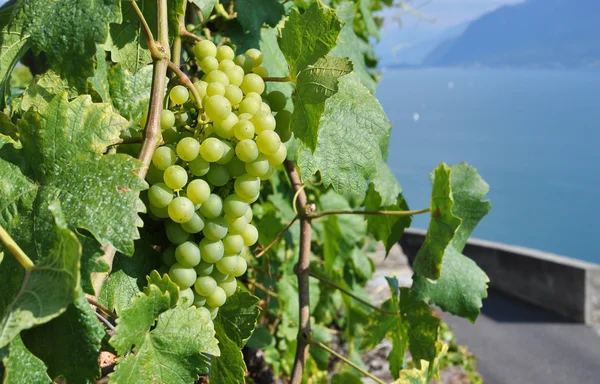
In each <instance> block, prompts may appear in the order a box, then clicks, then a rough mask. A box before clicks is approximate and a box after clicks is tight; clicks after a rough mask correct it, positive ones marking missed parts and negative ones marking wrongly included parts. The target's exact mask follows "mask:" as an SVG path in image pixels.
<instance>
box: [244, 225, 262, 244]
mask: <svg viewBox="0 0 600 384" xmlns="http://www.w3.org/2000/svg"><path fill="white" fill-rule="evenodd" d="M240 235H241V236H242V238H243V239H244V245H245V246H247V247H249V246H251V245H254V244H256V242H257V241H258V230H257V229H256V227H255V226H254V225H252V224H248V226H247V227H246V229H244V231H242V233H240Z"/></svg>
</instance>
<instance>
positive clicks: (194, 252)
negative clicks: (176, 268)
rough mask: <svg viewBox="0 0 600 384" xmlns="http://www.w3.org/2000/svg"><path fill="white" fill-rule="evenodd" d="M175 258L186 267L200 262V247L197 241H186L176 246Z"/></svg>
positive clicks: (191, 266)
mask: <svg viewBox="0 0 600 384" xmlns="http://www.w3.org/2000/svg"><path fill="white" fill-rule="evenodd" d="M175 258H176V259H177V262H178V263H179V264H181V265H183V266H184V267H188V268H193V267H195V266H196V265H198V263H199V262H200V249H198V246H197V245H196V244H195V243H192V242H191V241H186V242H185V243H182V244H179V245H178V246H177V248H175Z"/></svg>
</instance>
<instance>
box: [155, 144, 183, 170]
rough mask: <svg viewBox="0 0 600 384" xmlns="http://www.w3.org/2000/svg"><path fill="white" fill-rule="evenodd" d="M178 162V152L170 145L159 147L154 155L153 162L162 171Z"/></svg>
mask: <svg viewBox="0 0 600 384" xmlns="http://www.w3.org/2000/svg"><path fill="white" fill-rule="evenodd" d="M176 162H177V154H176V153H175V151H174V150H172V149H171V148H169V147H158V148H156V150H155V151H154V154H153V155H152V164H154V166H155V167H156V168H158V169H160V170H161V171H164V170H165V169H167V168H169V167H170V166H171V165H173V164H175V163H176Z"/></svg>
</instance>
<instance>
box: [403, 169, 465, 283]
mask: <svg viewBox="0 0 600 384" xmlns="http://www.w3.org/2000/svg"><path fill="white" fill-rule="evenodd" d="M434 173H435V176H434V179H433V190H432V192H431V215H430V220H429V228H428V229H427V235H426V236H425V241H424V242H423V245H422V246H421V248H420V249H419V252H418V253H417V256H416V257H415V261H414V265H413V268H414V270H415V272H416V273H417V274H419V275H421V276H423V277H425V278H428V279H433V280H436V279H439V278H440V276H441V274H442V260H443V257H444V250H445V249H446V247H447V246H448V245H449V244H450V242H451V241H452V238H453V237H454V235H455V233H456V231H457V229H458V227H459V226H460V223H461V219H460V218H459V217H457V216H455V215H454V214H453V213H452V209H453V206H454V200H453V198H452V188H451V185H450V174H451V168H449V167H448V166H447V165H446V164H444V163H442V164H440V165H439V166H438V167H437V168H436V169H435V170H434Z"/></svg>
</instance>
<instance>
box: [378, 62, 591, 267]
mask: <svg viewBox="0 0 600 384" xmlns="http://www.w3.org/2000/svg"><path fill="white" fill-rule="evenodd" d="M377 97H378V98H379V99H380V101H381V103H382V105H383V107H384V109H385V111H386V112H387V114H388V117H389V119H390V121H391V122H392V124H393V126H394V128H393V130H392V137H391V143H390V155H389V159H388V163H389V165H390V166H391V168H392V170H393V171H394V174H395V175H396V177H397V178H398V180H399V181H400V184H401V185H402V187H403V188H404V193H405V196H406V198H407V200H408V203H409V205H410V207H411V208H422V207H426V206H428V205H429V195H430V193H431V184H430V182H429V178H428V174H429V172H430V171H431V170H432V169H433V168H435V167H436V166H437V165H438V164H439V163H440V162H442V161H445V162H446V163H448V164H454V163H457V162H461V161H467V162H468V163H469V164H471V165H473V166H475V167H476V168H477V169H478V171H479V173H480V174H481V175H482V176H483V178H484V179H485V180H486V181H487V182H488V183H489V184H490V186H491V191H490V193H489V195H488V196H489V199H490V200H491V202H492V205H493V208H492V211H491V212H490V214H488V216H486V217H485V218H484V219H483V220H482V222H481V223H480V224H479V227H478V228H477V229H476V230H475V233H474V234H473V236H474V237H477V238H482V239H486V240H492V241H498V242H503V243H507V244H512V245H521V246H526V247H530V248H537V249H541V250H544V251H549V252H553V253H557V254H561V255H565V256H570V257H575V258H578V259H582V260H588V261H593V262H597V263H600V204H598V203H599V200H600V149H599V146H600V71H584V70H582V71H566V70H492V69H477V70H472V69H397V70H390V69H388V70H384V72H383V79H382V81H381V83H380V85H379V87H378V89H377ZM427 222H428V218H427V217H423V216H421V217H418V218H417V219H416V220H415V222H414V224H413V226H414V227H417V228H426V227H427Z"/></svg>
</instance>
